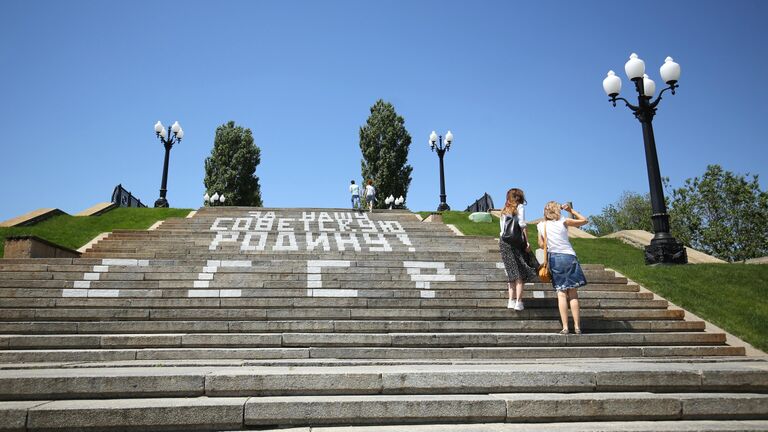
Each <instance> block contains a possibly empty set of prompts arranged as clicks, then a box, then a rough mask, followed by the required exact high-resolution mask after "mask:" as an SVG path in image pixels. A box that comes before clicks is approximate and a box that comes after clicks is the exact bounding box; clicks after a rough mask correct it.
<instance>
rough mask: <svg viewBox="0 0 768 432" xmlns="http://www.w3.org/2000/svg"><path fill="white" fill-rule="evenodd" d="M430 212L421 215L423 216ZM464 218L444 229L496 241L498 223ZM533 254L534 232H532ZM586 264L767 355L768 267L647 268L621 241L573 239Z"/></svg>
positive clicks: (455, 217) (453, 216)
mask: <svg viewBox="0 0 768 432" xmlns="http://www.w3.org/2000/svg"><path fill="white" fill-rule="evenodd" d="M429 213H430V212H420V213H419V214H421V215H422V216H424V215H428V214H429ZM468 216H469V213H466V212H444V213H443V220H444V221H445V223H450V224H453V225H456V227H457V228H459V229H460V230H461V231H462V232H463V233H464V234H466V235H479V236H488V237H497V236H498V235H499V223H498V219H496V218H494V222H493V223H485V224H478V223H474V222H472V221H470V220H469V219H468ZM528 238H529V241H530V243H531V247H532V248H536V247H538V239H537V233H536V227H535V226H531V225H529V226H528ZM571 243H572V244H573V248H574V249H575V250H576V253H577V254H578V256H579V261H581V262H582V263H584V264H603V265H605V266H606V267H610V268H612V269H614V270H616V271H618V272H619V273H621V274H623V275H625V276H627V277H628V278H630V279H632V280H634V281H635V282H637V283H639V284H641V285H643V286H644V287H646V288H648V289H649V290H651V291H653V292H655V293H656V294H658V295H660V296H662V297H664V298H666V299H667V300H669V301H671V302H673V303H675V304H676V305H678V306H680V307H682V308H684V309H686V310H688V311H690V312H692V313H694V314H696V315H698V316H700V317H701V318H703V319H705V320H707V321H710V322H711V323H713V324H715V325H717V326H719V327H721V328H723V329H725V330H726V331H728V332H729V333H732V334H734V335H736V336H738V337H740V338H741V339H743V340H745V341H747V342H749V343H750V344H752V345H754V346H755V347H756V348H758V349H760V350H763V351H768V326H767V325H766V323H768V265H747V264H691V265H685V266H653V267H652V266H646V265H645V263H644V260H643V251H642V250H641V249H638V248H635V247H632V246H629V245H627V244H625V243H622V242H621V241H620V240H617V239H607V238H601V239H572V240H571Z"/></svg>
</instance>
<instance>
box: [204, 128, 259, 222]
mask: <svg viewBox="0 0 768 432" xmlns="http://www.w3.org/2000/svg"><path fill="white" fill-rule="evenodd" d="M260 162H261V150H260V149H259V148H258V147H257V146H256V145H255V144H254V143H253V135H252V134H251V130H250V129H244V128H243V127H241V126H235V122H234V121H230V122H228V123H225V124H223V125H221V126H219V127H218V128H216V136H215V137H214V139H213V149H212V150H211V155H210V156H209V157H207V158H206V159H205V180H204V184H205V189H206V191H208V192H209V193H210V194H213V193H214V192H218V193H219V194H222V193H223V194H224V195H225V197H226V204H228V205H237V206H256V207H261V206H262V202H261V186H260V185H259V178H258V177H257V176H256V175H255V172H256V166H258V165H259V163H260Z"/></svg>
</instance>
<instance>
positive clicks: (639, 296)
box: [0, 282, 653, 307]
mask: <svg viewBox="0 0 768 432" xmlns="http://www.w3.org/2000/svg"><path fill="white" fill-rule="evenodd" d="M158 285H159V284H158ZM90 287H91V288H92V289H100V288H105V289H119V290H120V291H119V293H118V298H120V299H123V298H137V299H150V298H188V297H189V293H188V290H189V287H185V288H164V289H160V288H159V287H158V288H156V289H149V288H126V287H125V286H124V285H120V284H114V283H111V282H110V283H109V284H108V285H102V284H101V282H92V283H91V284H90ZM115 287H117V288H115ZM612 288H613V286H612V285H609V286H606V287H603V286H600V285H598V284H590V285H587V286H585V287H582V289H581V292H580V293H579V298H580V299H582V300H587V299H605V300H609V299H627V300H651V299H653V294H652V293H650V292H638V291H631V290H625V291H617V290H615V289H612ZM636 288H637V287H636ZM63 289H66V288H0V298H17V299H22V298H61V297H62V293H63V292H62V290H63ZM430 289H431V287H430ZM433 291H434V292H435V298H438V299H475V300H478V301H479V300H489V299H501V300H506V299H507V293H506V292H504V290H503V289H501V290H499V289H487V290H481V289H463V290H462V289H451V290H441V289H435V290H433ZM305 295H306V289H305V288H301V289H264V288H263V289H241V291H240V296H241V297H240V298H297V300H298V299H302V298H306V297H303V296H305ZM556 296H557V294H556V293H555V292H554V291H553V290H552V289H551V288H550V287H547V286H545V285H543V284H532V285H527V286H526V287H525V288H524V290H523V299H532V298H533V299H541V298H545V299H554V298H556ZM358 298H361V299H365V298H387V299H420V298H421V290H416V289H399V290H394V289H393V290H382V289H365V290H358ZM314 299H316V300H320V299H322V298H314ZM336 299H339V297H336ZM326 300H327V299H326ZM501 307H506V304H503V302H502V304H501Z"/></svg>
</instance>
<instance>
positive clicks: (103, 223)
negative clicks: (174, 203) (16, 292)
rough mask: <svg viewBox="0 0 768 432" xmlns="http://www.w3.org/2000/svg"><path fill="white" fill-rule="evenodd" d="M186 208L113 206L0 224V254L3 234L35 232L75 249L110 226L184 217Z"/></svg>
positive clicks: (140, 226) (149, 223) (135, 225)
mask: <svg viewBox="0 0 768 432" xmlns="http://www.w3.org/2000/svg"><path fill="white" fill-rule="evenodd" d="M189 212H190V210H189V209H163V208H157V209H156V208H125V207H122V208H117V209H114V210H112V211H109V212H107V213H105V214H103V215H101V216H82V217H77V216H70V215H60V216H54V217H52V218H50V219H48V220H45V221H43V222H40V223H37V224H35V225H32V226H27V227H11V228H0V256H2V255H3V250H4V246H5V238H6V237H8V236H14V235H24V234H27V235H35V236H38V237H40V238H44V239H46V240H48V241H51V242H53V243H56V244H58V245H61V246H64V247H68V248H70V249H77V248H79V247H80V246H82V245H84V244H86V243H88V241H90V240H91V239H92V238H94V237H96V236H97V235H98V234H100V233H103V232H107V231H112V230H114V229H147V228H149V227H150V226H152V224H153V223H155V222H157V221H159V220H163V219H167V218H170V217H184V216H186V215H187V214H189Z"/></svg>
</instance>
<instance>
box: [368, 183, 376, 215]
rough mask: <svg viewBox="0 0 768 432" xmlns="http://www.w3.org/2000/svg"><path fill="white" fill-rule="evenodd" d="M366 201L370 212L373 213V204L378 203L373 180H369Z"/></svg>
mask: <svg viewBox="0 0 768 432" xmlns="http://www.w3.org/2000/svg"><path fill="white" fill-rule="evenodd" d="M365 201H366V202H367V203H368V210H369V211H371V212H373V202H374V201H376V188H375V187H373V180H370V179H369V180H368V184H367V185H365Z"/></svg>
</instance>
